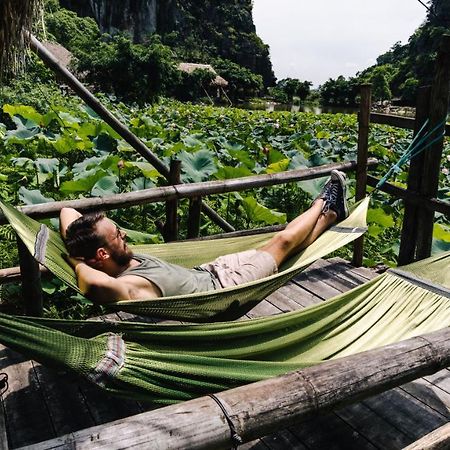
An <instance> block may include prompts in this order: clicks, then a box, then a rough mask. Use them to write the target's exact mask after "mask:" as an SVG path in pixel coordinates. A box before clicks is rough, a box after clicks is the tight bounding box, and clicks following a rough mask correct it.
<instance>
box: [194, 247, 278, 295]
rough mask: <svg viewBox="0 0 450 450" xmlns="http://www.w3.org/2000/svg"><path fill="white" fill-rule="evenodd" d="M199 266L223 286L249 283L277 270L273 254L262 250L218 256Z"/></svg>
mask: <svg viewBox="0 0 450 450" xmlns="http://www.w3.org/2000/svg"><path fill="white" fill-rule="evenodd" d="M200 267H201V268H202V269H204V270H207V271H208V272H210V273H212V274H213V275H214V276H215V277H216V278H217V279H218V280H219V283H220V285H221V286H222V287H223V288H226V287H231V286H237V285H238V284H244V283H249V282H250V281H255V280H259V279H260V278H265V277H268V276H269V275H273V274H274V273H277V272H278V267H277V264H276V262H275V260H274V259H273V256H272V255H271V254H270V253H268V252H265V251H262V250H247V251H245V252H239V253H230V254H229V255H223V256H219V257H218V258H217V259H215V260H214V261H212V262H210V263H206V264H202V265H201V266H200Z"/></svg>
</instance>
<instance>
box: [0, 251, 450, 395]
mask: <svg viewBox="0 0 450 450" xmlns="http://www.w3.org/2000/svg"><path fill="white" fill-rule="evenodd" d="M449 267H450V252H447V253H443V254H440V255H438V256H435V257H433V258H429V259H427V260H423V261H420V262H417V263H414V264H411V265H409V266H405V267H403V268H401V270H398V269H394V270H390V271H388V272H386V273H384V274H383V275H380V276H378V277H377V278H375V279H373V280H371V281H369V282H368V283H366V284H364V285H361V286H359V287H357V288H355V289H353V290H351V291H348V292H346V293H345V294H342V295H340V296H338V297H335V298H334V299H331V300H328V301H327V302H324V303H322V304H319V305H316V306H313V307H310V308H307V309H305V310H302V311H296V312H292V313H286V314H280V315H277V316H272V317H266V318H262V319H255V320H247V321H242V322H232V323H230V322H228V323H215V324H200V325H199V324H197V325H155V324H148V323H132V322H118V323H111V322H109V323H108V322H94V321H64V320H55V319H53V320H52V319H32V318H18V317H13V316H7V315H4V314H0V342H2V343H3V344H4V345H7V346H8V347H11V348H13V349H16V350H18V351H20V352H22V353H24V354H26V355H28V356H30V357H32V358H34V359H36V360H38V361H40V362H42V363H44V364H48V365H53V366H56V367H58V368H64V369H67V370H69V371H72V372H75V373H77V374H78V375H82V376H84V377H86V378H87V379H88V380H90V381H91V382H93V383H95V384H96V385H98V386H100V387H102V388H103V389H105V390H107V391H109V392H111V393H113V394H118V395H122V396H127V397H132V398H139V399H146V400H150V401H152V402H155V403H159V404H168V403H173V402H178V401H183V400H187V399H190V398H193V397H196V396H200V395H203V394H206V393H212V392H217V391H221V390H224V389H229V388H232V387H235V386H238V385H241V384H245V383H250V382H254V381H257V380H261V379H266V378H269V377H273V376H276V375H279V374H282V373H286V372H288V371H292V370H295V369H299V368H302V367H306V366H311V365H314V364H318V363H320V362H322V361H324V360H328V359H334V358H339V357H342V356H347V355H351V354H354V353H357V352H361V351H364V350H369V349H372V348H375V347H379V346H382V345H386V344H390V343H393V342H397V341H400V340H403V339H407V338H410V337H413V336H417V335H421V334H424V333H428V332H431V331H435V330H438V329H441V328H444V327H447V326H449V325H450V271H449Z"/></svg>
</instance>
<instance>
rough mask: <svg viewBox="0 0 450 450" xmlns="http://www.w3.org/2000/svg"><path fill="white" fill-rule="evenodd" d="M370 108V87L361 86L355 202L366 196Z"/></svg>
mask: <svg viewBox="0 0 450 450" xmlns="http://www.w3.org/2000/svg"><path fill="white" fill-rule="evenodd" d="M370 107H371V85H370V84H363V85H361V103H360V109H359V114H358V161H357V164H356V201H359V200H361V199H363V198H364V197H365V196H366V187H367V160H368V157H369V124H370ZM363 251H364V237H363V236H361V237H360V238H359V239H357V240H356V241H355V242H354V244H353V260H352V264H353V265H354V266H361V265H362V261H363Z"/></svg>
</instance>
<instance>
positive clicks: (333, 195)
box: [322, 181, 339, 214]
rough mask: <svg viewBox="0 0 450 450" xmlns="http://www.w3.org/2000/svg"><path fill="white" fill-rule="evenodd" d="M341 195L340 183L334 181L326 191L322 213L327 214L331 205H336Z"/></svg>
mask: <svg viewBox="0 0 450 450" xmlns="http://www.w3.org/2000/svg"><path fill="white" fill-rule="evenodd" d="M338 196H339V183H338V182H336V181H332V182H331V184H330V186H329V187H328V189H327V191H326V193H325V202H324V204H323V207H322V213H323V214H326V213H327V212H328V211H329V210H330V206H331V205H333V204H334V205H335V204H336V202H337V199H338Z"/></svg>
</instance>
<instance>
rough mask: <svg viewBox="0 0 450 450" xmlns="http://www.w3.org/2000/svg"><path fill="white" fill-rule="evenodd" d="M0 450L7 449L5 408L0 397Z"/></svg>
mask: <svg viewBox="0 0 450 450" xmlns="http://www.w3.org/2000/svg"><path fill="white" fill-rule="evenodd" d="M0 450H8V435H7V434H6V420H5V408H4V407H3V399H2V398H1V397H0Z"/></svg>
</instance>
